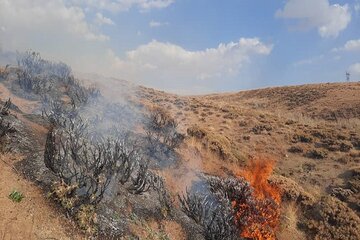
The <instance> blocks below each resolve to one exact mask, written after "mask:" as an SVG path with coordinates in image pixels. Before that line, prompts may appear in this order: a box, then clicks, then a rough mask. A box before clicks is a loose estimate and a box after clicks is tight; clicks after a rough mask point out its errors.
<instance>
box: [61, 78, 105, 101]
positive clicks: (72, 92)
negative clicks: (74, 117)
mask: <svg viewBox="0 0 360 240" xmlns="http://www.w3.org/2000/svg"><path fill="white" fill-rule="evenodd" d="M68 95H69V97H70V99H71V104H72V105H73V106H76V107H80V106H84V105H86V104H88V103H89V102H90V101H91V100H95V99H97V98H98V97H99V96H100V90H99V89H98V88H96V87H95V86H90V87H84V86H83V85H81V84H80V83H79V82H78V81H76V80H75V81H74V82H73V84H72V85H69V89H68Z"/></svg>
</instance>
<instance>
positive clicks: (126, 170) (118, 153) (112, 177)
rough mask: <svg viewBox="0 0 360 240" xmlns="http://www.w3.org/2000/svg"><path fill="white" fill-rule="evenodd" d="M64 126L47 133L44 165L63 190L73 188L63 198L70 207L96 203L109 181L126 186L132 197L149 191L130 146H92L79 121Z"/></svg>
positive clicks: (111, 141) (121, 142)
mask: <svg viewBox="0 0 360 240" xmlns="http://www.w3.org/2000/svg"><path fill="white" fill-rule="evenodd" d="M64 124H65V125H64V126H62V127H55V126H53V127H52V128H51V129H50V130H49V132H48V134H47V140H46V145H45V153H44V163H45V166H46V167H47V168H48V169H50V170H51V171H52V172H53V173H55V174H56V175H57V176H58V177H59V179H60V180H61V181H62V182H64V183H65V185H66V186H75V188H73V189H72V191H71V192H70V193H68V194H67V196H68V197H69V198H72V199H76V201H75V202H74V207H78V206H80V205H82V204H92V205H96V204H97V203H99V202H100V201H101V199H102V198H103V195H104V193H105V191H106V189H107V187H108V186H109V184H110V182H111V181H117V182H120V183H121V184H125V183H128V184H127V185H128V190H129V191H130V192H131V193H133V194H141V193H143V192H145V191H147V190H149V187H150V179H149V173H148V167H147V164H146V162H145V164H144V161H143V160H142V158H141V155H140V154H139V153H138V152H137V151H136V149H135V148H134V147H133V146H130V145H128V144H127V143H126V142H125V140H122V139H110V138H107V139H103V140H100V139H97V140H96V141H95V142H94V141H92V138H90V137H89V135H88V133H87V128H86V123H84V122H83V121H81V120H79V119H74V120H69V121H65V122H64Z"/></svg>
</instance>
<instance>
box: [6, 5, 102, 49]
mask: <svg viewBox="0 0 360 240" xmlns="http://www.w3.org/2000/svg"><path fill="white" fill-rule="evenodd" d="M0 20H1V23H2V25H3V26H4V27H5V28H6V29H7V34H6V35H5V36H3V37H4V38H5V39H3V44H4V43H6V40H10V39H7V38H8V37H14V36H16V35H31V36H36V37H40V36H42V37H43V38H47V37H49V36H47V35H50V36H51V35H52V34H60V33H65V34H69V35H74V36H78V37H81V38H85V39H86V40H90V41H105V40H108V36H105V35H103V34H101V33H97V32H95V31H94V30H93V29H92V26H91V25H90V24H88V23H87V22H86V19H85V14H84V12H83V10H82V9H81V8H78V7H66V6H65V5H64V3H63V2H62V1H60V0H33V1H27V0H1V1H0ZM11 40H12V41H25V42H24V43H26V41H28V39H26V38H25V39H11ZM9 44H10V45H11V43H9Z"/></svg>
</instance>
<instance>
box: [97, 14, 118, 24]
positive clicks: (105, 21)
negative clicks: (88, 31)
mask: <svg viewBox="0 0 360 240" xmlns="http://www.w3.org/2000/svg"><path fill="white" fill-rule="evenodd" d="M94 21H95V23H96V24H97V25H99V26H101V25H104V24H107V25H115V23H114V22H113V21H112V20H111V19H110V18H107V17H104V16H103V15H102V14H101V13H96V15H95V20H94Z"/></svg>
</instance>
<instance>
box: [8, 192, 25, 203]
mask: <svg viewBox="0 0 360 240" xmlns="http://www.w3.org/2000/svg"><path fill="white" fill-rule="evenodd" d="M9 198H10V199H11V200H13V202H17V203H19V202H21V200H22V199H23V198H24V194H22V193H21V192H19V191H17V190H13V191H12V192H11V193H10V194H9Z"/></svg>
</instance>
